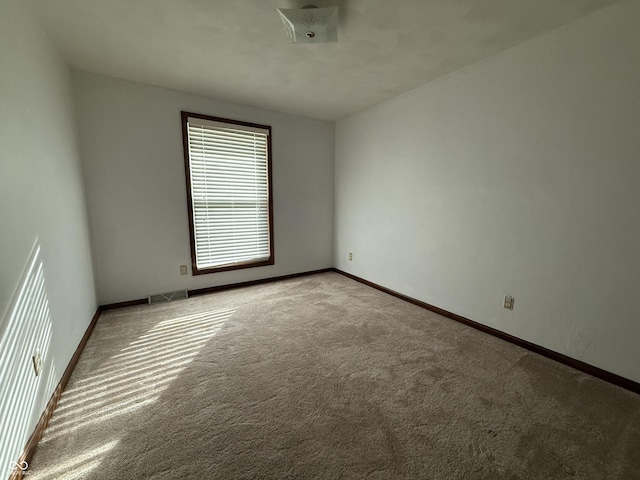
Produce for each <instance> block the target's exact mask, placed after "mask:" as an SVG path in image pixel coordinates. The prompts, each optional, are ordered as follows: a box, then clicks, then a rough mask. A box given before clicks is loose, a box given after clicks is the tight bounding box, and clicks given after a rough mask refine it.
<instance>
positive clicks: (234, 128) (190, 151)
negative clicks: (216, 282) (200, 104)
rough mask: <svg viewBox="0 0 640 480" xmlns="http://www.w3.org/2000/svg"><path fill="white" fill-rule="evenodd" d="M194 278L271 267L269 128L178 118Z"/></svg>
mask: <svg viewBox="0 0 640 480" xmlns="http://www.w3.org/2000/svg"><path fill="white" fill-rule="evenodd" d="M182 136H183V144H184V158H185V174H186V178H187V196H188V200H189V201H188V203H189V233H190V237H191V263H192V271H193V274H194V275H199V274H203V273H212V272H220V271H224V270H234V269H238V268H248V267H258V266H262V265H273V221H272V218H273V214H272V201H271V127H269V126H265V125H256V124H252V123H245V122H238V121H235V120H227V119H224V118H216V117H209V116H207V115H199V114H195V113H188V112H182Z"/></svg>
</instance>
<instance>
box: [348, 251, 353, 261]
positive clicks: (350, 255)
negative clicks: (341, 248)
mask: <svg viewBox="0 0 640 480" xmlns="http://www.w3.org/2000/svg"><path fill="white" fill-rule="evenodd" d="M351 260H353V253H351V252H349V261H351Z"/></svg>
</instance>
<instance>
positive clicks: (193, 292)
mask: <svg viewBox="0 0 640 480" xmlns="http://www.w3.org/2000/svg"><path fill="white" fill-rule="evenodd" d="M334 271H335V268H333V267H329V268H321V269H320V270H310V271H307V272H300V273H290V274H288V275H280V276H278V277H269V278H260V279H258V280H249V281H246V282H238V283H228V284H226V285H216V286H215V287H204V288H195V289H193V290H187V291H188V292H189V296H190V297H195V296H198V295H206V294H207V293H215V292H222V291H224V290H231V289H233V288H242V287H250V286H252V285H259V284H261V283H270V282H277V281H279V280H288V279H290V278H297V277H305V276H307V275H315V274H316V273H326V272H334ZM148 303H149V300H148V299H147V298H139V299H137V300H128V301H126V302H117V303H109V304H107V305H101V306H100V310H101V311H105V310H113V309H115V308H124V307H133V306H135V305H145V304H148Z"/></svg>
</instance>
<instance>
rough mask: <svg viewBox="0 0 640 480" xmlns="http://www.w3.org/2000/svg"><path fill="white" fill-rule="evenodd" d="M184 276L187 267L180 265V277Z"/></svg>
mask: <svg viewBox="0 0 640 480" xmlns="http://www.w3.org/2000/svg"><path fill="white" fill-rule="evenodd" d="M186 274H187V266H186V265H180V275H186Z"/></svg>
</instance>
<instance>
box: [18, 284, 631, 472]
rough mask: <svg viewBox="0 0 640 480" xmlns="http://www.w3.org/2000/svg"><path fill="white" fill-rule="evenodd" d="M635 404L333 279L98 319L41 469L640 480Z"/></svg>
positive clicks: (48, 437)
mask: <svg viewBox="0 0 640 480" xmlns="http://www.w3.org/2000/svg"><path fill="white" fill-rule="evenodd" d="M639 451H640V396H638V395H635V394H633V393H630V392H628V391H625V390H622V389H620V388H618V387H615V386H613V385H610V384H607V383H605V382H603V381H601V380H598V379H595V378H593V377H590V376H588V375H585V374H582V373H580V372H577V371H575V370H573V369H571V368H569V367H566V366H564V365H561V364H558V363H556V362H554V361H551V360H548V359H546V358H543V357H540V356H538V355H536V354H533V353H531V352H528V351H526V350H523V349H521V348H519V347H516V346H514V345H511V344H509V343H506V342H504V341H502V340H499V339H496V338H494V337H491V336H489V335H486V334H484V333H481V332H478V331H476V330H474V329H471V328H469V327H466V326H464V325H460V324H458V323H456V322H454V321H452V320H449V319H446V318H443V317H441V316H439V315H436V314H434V313H431V312H429V311H426V310H424V309H421V308H419V307H416V306H414V305H411V304H408V303H406V302H403V301H401V300H399V299H396V298H394V297H391V296H389V295H386V294H384V293H381V292H379V291H376V290H374V289H371V288H369V287H366V286H364V285H361V284H359V283H357V282H354V281H352V280H350V279H347V278H345V277H343V276H341V275H339V274H336V273H325V274H318V275H313V276H308V277H301V278H298V279H292V280H286V281H281V282H275V283H270V284H264V285H258V286H253V287H247V288H242V289H236V290H230V291H226V292H221V293H216V294H211V295H203V296H199V297H194V298H191V299H188V300H181V301H175V302H170V303H166V304H159V305H152V306H138V307H130V308H125V309H120V310H112V311H107V312H105V313H103V314H102V316H101V318H100V319H99V321H98V324H97V325H96V328H95V330H94V332H93V334H92V336H91V338H90V340H89V342H88V343H87V346H86V347H85V350H84V352H83V354H82V357H81V358H80V361H79V363H78V365H77V367H76V370H75V371H74V373H73V376H72V377H71V380H70V382H69V384H68V386H67V389H66V391H65V392H64V394H63V396H62V399H61V402H60V404H59V406H58V409H57V410H56V412H55V414H54V416H53V418H52V420H51V422H50V425H49V427H48V429H47V430H46V432H45V435H44V438H43V440H42V442H41V443H40V446H39V447H38V450H37V452H36V455H35V457H34V458H33V460H32V462H31V465H30V468H29V475H30V476H29V478H32V479H51V480H53V479H60V478H64V479H73V478H87V479H105V480H106V479H109V480H112V479H120V478H122V479H124V478H136V479H138V478H149V479H176V478H187V477H194V478H207V479H217V478H219V479H236V478H238V479H240V478H247V479H248V478H273V479H276V478H277V479H283V478H326V479H336V478H380V479H393V478H398V479H399V478H433V479H446V478H465V479H470V478H471V479H475V478H477V479H481V478H522V479H525V478H527V479H528V478H544V479H552V478H585V479H587V478H589V479H591V478H620V479H634V478H640V455H638V452H639Z"/></svg>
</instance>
